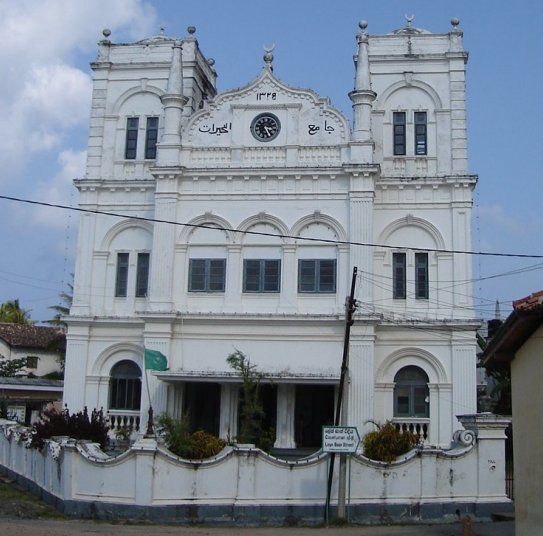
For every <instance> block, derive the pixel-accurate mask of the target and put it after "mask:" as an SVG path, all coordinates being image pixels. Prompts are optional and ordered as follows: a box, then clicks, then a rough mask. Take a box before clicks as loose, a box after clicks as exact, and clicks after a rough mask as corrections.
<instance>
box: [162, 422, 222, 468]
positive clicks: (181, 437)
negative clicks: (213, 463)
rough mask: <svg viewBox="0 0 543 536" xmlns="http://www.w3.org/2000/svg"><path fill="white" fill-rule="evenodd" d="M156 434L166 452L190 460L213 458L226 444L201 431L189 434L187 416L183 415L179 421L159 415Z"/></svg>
mask: <svg viewBox="0 0 543 536" xmlns="http://www.w3.org/2000/svg"><path fill="white" fill-rule="evenodd" d="M158 433H159V434H160V435H161V436H162V437H163V439H164V443H165V444H166V447H167V448H168V450H170V451H171V452H173V453H174V454H175V455H177V456H180V457H181V458H187V459H190V460H202V459H204V458H210V457H211V456H215V455H216V454H218V453H219V452H220V451H221V450H222V449H223V448H224V446H225V444H226V443H225V442H224V441H223V440H222V439H220V438H218V437H215V436H214V435H212V434H208V433H207V432H204V431H203V430H199V431H197V432H194V433H193V434H191V433H190V431H189V418H188V415H183V417H182V418H181V419H179V420H177V419H174V418H172V417H170V416H169V415H161V416H160V417H159V418H158Z"/></svg>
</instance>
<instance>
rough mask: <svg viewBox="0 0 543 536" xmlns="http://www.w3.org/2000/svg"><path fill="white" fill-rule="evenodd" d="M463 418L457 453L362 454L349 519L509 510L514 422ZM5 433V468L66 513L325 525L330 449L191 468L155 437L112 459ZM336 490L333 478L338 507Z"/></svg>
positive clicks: (87, 448) (11, 428)
mask: <svg viewBox="0 0 543 536" xmlns="http://www.w3.org/2000/svg"><path fill="white" fill-rule="evenodd" d="M461 420H462V422H463V424H464V426H465V427H466V428H467V430H463V431H459V432H457V433H456V434H455V438H454V443H453V447H452V448H451V449H450V450H442V449H437V448H427V447H426V448H424V449H421V450H413V451H411V452H410V453H408V454H407V455H405V457H403V458H401V459H399V460H398V461H396V462H394V463H392V464H384V463H379V462H373V461H370V460H368V459H366V458H364V457H363V456H360V455H354V456H353V457H352V461H351V482H350V505H351V507H350V515H351V519H353V520H356V521H367V522H375V521H390V520H391V519H392V520H394V519H398V520H399V519H402V520H403V521H409V520H412V521H414V520H419V521H420V520H424V519H426V520H432V519H444V518H445V519H446V518H447V517H449V518H450V519H451V520H452V519H457V515H458V514H465V513H469V514H471V515H473V516H475V517H480V518H486V517H489V516H490V514H491V513H492V512H494V511H504V510H510V509H511V502H510V501H509V499H508V498H507V497H506V495H505V460H504V439H505V434H504V429H505V426H506V425H507V421H506V420H504V419H499V418H496V417H495V416H491V415H477V416H475V415H474V416H464V417H461ZM0 428H1V429H2V433H1V434H0V465H1V466H2V467H3V470H4V471H5V472H7V473H8V474H10V475H11V476H14V477H16V478H17V479H18V480H19V481H20V482H21V483H23V484H26V485H27V487H29V488H30V489H31V490H33V491H34V492H36V493H38V494H40V495H41V496H42V497H43V498H45V499H46V500H48V501H49V502H52V503H53V504H55V505H56V506H57V508H59V509H60V510H61V511H64V512H65V513H66V514H71V515H82V516H85V517H100V518H114V517H130V518H140V519H141V518H160V519H162V520H167V519H175V520H177V521H179V522H183V521H189V520H190V521H191V522H194V521H199V522H213V523H217V522H223V523H238V524H248V523H249V524H282V523H284V522H285V520H287V519H290V522H294V523H310V524H311V523H319V522H320V521H322V515H323V505H324V501H325V497H326V480H327V471H328V458H327V455H325V454H323V453H319V454H316V455H315V456H313V457H311V458H309V459H306V460H302V461H297V462H287V461H282V460H278V459H276V458H274V457H272V456H269V455H267V454H265V453H263V452H262V451H260V450H259V449H256V448H251V447H243V446H236V447H227V448H225V449H224V450H223V451H222V452H221V453H220V454H219V455H217V456H216V457H214V458H211V459H208V460H204V461H198V462H191V461H188V460H182V459H180V458H178V457H176V456H174V455H172V454H171V453H169V451H167V450H166V449H165V448H164V447H163V446H161V445H159V444H157V442H156V441H155V440H154V439H141V440H139V441H137V442H136V443H135V444H134V445H133V446H132V447H131V448H130V449H129V450H128V451H127V452H125V453H123V454H121V455H119V456H117V457H115V458H111V457H109V456H107V455H106V454H104V453H103V452H102V451H101V450H100V449H99V447H98V446H97V445H96V444H94V443H88V442H81V441H75V440H72V439H58V440H57V441H48V442H47V443H46V447H45V448H44V449H43V451H42V452H40V451H38V450H35V449H29V448H26V446H25V431H26V429H23V428H22V427H20V426H18V425H14V423H12V422H9V421H0ZM336 466H337V464H336ZM336 485H337V479H334V486H333V490H332V497H333V499H334V500H333V502H332V504H333V505H335V497H337V488H336ZM333 514H334V512H332V515H333Z"/></svg>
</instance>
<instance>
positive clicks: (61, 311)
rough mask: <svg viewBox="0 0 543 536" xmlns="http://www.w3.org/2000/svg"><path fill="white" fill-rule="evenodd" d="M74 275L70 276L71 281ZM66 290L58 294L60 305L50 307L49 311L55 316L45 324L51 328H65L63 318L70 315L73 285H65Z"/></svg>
mask: <svg viewBox="0 0 543 536" xmlns="http://www.w3.org/2000/svg"><path fill="white" fill-rule="evenodd" d="M73 277H74V274H72V280H73ZM67 285H68V290H66V291H64V292H61V293H60V294H59V297H60V303H59V304H57V305H51V306H50V307H49V309H52V310H53V311H55V313H56V314H55V316H54V317H53V318H52V319H51V320H47V321H46V322H45V323H46V324H51V325H53V326H62V327H64V328H65V327H67V326H66V322H64V320H63V317H65V316H68V315H69V314H70V307H71V306H72V301H73V298H74V285H73V283H67Z"/></svg>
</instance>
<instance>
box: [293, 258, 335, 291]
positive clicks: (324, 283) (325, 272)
mask: <svg viewBox="0 0 543 536" xmlns="http://www.w3.org/2000/svg"><path fill="white" fill-rule="evenodd" d="M335 291H336V260H335V259H302V260H299V261H298V292H320V293H326V292H330V293H333V292H335Z"/></svg>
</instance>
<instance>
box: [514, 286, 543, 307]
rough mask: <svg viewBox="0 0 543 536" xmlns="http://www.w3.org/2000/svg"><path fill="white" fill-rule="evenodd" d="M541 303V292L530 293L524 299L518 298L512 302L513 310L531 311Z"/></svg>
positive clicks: (542, 291) (542, 295) (542, 299)
mask: <svg viewBox="0 0 543 536" xmlns="http://www.w3.org/2000/svg"><path fill="white" fill-rule="evenodd" d="M542 303H543V290H540V291H539V292H532V294H530V295H529V296H526V297H525V298H520V299H519V300H515V301H514V302H513V309H531V308H532V307H536V306H537V305H540V304H542Z"/></svg>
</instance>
